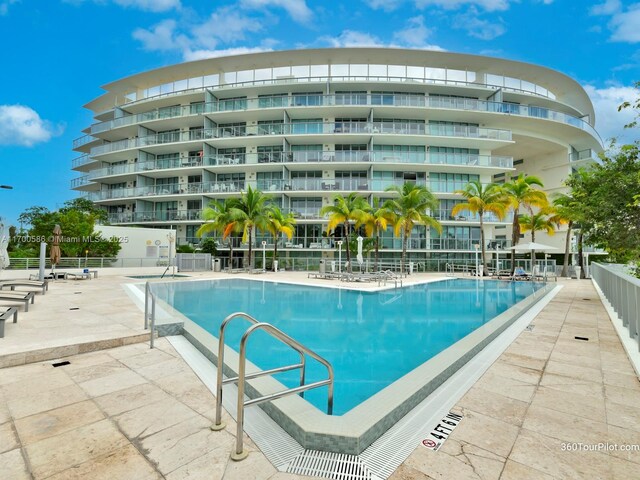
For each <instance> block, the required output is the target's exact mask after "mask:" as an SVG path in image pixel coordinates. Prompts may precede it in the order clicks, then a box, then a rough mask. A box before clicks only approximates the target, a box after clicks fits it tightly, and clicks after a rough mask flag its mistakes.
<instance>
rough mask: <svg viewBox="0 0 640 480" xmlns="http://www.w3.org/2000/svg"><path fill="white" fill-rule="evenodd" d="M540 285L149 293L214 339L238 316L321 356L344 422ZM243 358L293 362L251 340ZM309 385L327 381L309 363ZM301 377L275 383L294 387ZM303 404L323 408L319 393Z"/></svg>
mask: <svg viewBox="0 0 640 480" xmlns="http://www.w3.org/2000/svg"><path fill="white" fill-rule="evenodd" d="M541 287H542V284H538V283H534V282H500V281H488V280H484V281H477V280H462V279H456V280H447V281H441V282H434V283H429V284H423V285H416V286H410V287H405V288H402V289H395V290H387V291H383V292H358V291H354V290H347V289H337V288H322V287H312V286H303V285H292V284H286V283H274V282H266V281H254V280H240V279H233V280H211V281H198V282H178V283H168V284H160V285H154V290H155V289H156V288H157V294H158V296H159V297H160V298H162V299H163V300H165V301H167V302H168V303H169V304H170V305H172V306H173V307H174V308H175V309H176V310H178V311H180V312H181V313H183V314H184V315H185V316H187V317H188V318H190V319H191V320H192V321H194V322H195V323H197V324H198V325H200V326H201V327H203V328H204V329H206V330H207V331H208V332H210V333H211V334H213V335H215V336H216V337H217V336H218V329H219V326H220V323H221V321H222V320H223V319H224V318H225V317H226V316H227V315H228V314H230V313H233V312H237V311H243V312H246V313H248V314H250V315H252V316H254V317H255V318H257V319H258V320H259V321H261V322H269V323H271V324H273V325H275V326H277V327H278V328H280V329H281V330H283V331H284V332H285V333H287V334H288V335H290V336H292V337H293V338H295V339H296V340H298V341H300V342H301V343H303V344H304V345H306V346H308V347H309V348H311V349H312V350H314V351H315V352H317V353H318V354H320V355H321V356H323V357H325V358H326V359H327V360H328V361H329V362H331V364H332V365H333V367H334V370H335V406H334V414H337V415H342V414H344V413H346V412H347V411H349V410H350V409H351V408H353V407H355V406H356V405H358V404H359V403H361V402H362V401H364V400H366V399H367V398H369V397H371V396H372V395H374V394H375V393H377V392H378V391H380V390H382V389H383V388H384V387H386V386H387V385H389V384H391V383H393V382H394V381H396V380H397V379H399V378H400V377H402V376H403V375H405V374H406V373H408V372H410V371H411V370H413V369H414V368H416V367H418V366H419V365H421V364H422V363H424V362H426V361H427V360H429V359H430V358H431V357H433V356H434V355H436V354H437V353H439V352H441V351H442V350H444V349H445V348H447V347H448V346H450V345H452V344H453V343H455V342H456V341H458V340H460V339H461V338H463V337H464V336H466V335H468V334H469V333H470V332H472V331H473V330H475V329H476V328H478V327H479V326H481V325H483V324H484V323H486V322H488V321H489V320H491V319H492V318H494V317H495V316H496V315H498V314H500V313H502V312H503V311H505V310H506V309H508V308H509V307H511V306H512V305H514V304H515V303H517V302H519V301H520V300H522V299H524V298H525V297H527V296H529V295H531V294H532V293H533V292H534V291H535V290H537V289H539V288H541ZM247 327H248V323H247V322H245V321H243V320H236V321H235V324H234V323H232V324H231V325H230V326H229V328H228V333H227V336H226V339H225V340H226V341H225V343H226V344H227V345H229V346H230V347H231V348H233V349H234V350H238V346H239V342H240V337H241V335H242V333H243V332H244V330H246V328H247ZM247 351H248V359H249V360H250V361H251V362H253V363H255V364H256V365H258V366H259V367H261V368H263V369H267V368H274V367H277V366H282V365H287V364H290V363H297V361H298V357H297V354H296V353H295V352H292V351H291V350H290V349H289V348H288V347H286V346H285V345H283V344H282V343H280V342H279V341H277V340H275V339H273V338H271V337H269V336H268V335H267V334H265V333H264V332H256V333H255V334H254V335H253V336H252V337H251V339H250V340H249V345H248V350H247ZM310 363H311V364H310V365H309V366H308V369H307V381H308V382H312V381H317V380H321V379H324V378H326V370H325V369H324V367H322V366H321V365H317V364H315V361H313V360H311V362H310ZM298 375H299V373H298V371H293V372H286V373H282V374H279V375H277V376H276V378H277V379H278V380H280V381H281V382H283V383H284V384H286V385H288V386H296V385H297V383H296V382H297V381H298V378H299V377H298ZM305 398H306V399H307V400H309V401H310V402H311V403H312V404H314V405H315V406H316V407H318V408H319V409H321V410H323V411H324V410H325V409H326V398H327V397H326V387H323V388H320V389H317V390H313V391H310V392H307V393H306V394H305Z"/></svg>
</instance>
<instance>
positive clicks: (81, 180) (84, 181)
mask: <svg viewBox="0 0 640 480" xmlns="http://www.w3.org/2000/svg"><path fill="white" fill-rule="evenodd" d="M89 178H90V177H89V175H83V176H82V177H78V178H74V179H73V180H71V188H78V187H82V186H83V185H88V184H89Z"/></svg>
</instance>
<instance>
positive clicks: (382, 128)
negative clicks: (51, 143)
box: [91, 122, 511, 156]
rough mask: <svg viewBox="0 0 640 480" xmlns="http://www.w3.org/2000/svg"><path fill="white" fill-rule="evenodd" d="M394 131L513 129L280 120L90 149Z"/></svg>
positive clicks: (486, 133)
mask: <svg viewBox="0 0 640 480" xmlns="http://www.w3.org/2000/svg"><path fill="white" fill-rule="evenodd" d="M346 133H350V134H363V135H371V134H394V135H431V136H446V137H458V138H480V139H492V140H500V141H510V140H511V132H510V131H509V130H501V129H497V128H481V127H475V126H466V125H429V124H421V123H408V122H317V123H316V122H314V123H284V124H283V123H278V124H269V125H251V126H239V127H219V128H214V129H198V130H192V131H184V132H170V133H160V134H155V135H149V136H147V137H140V138H131V139H124V140H119V141H116V142H111V143H105V144H104V145H98V146H96V147H94V148H92V149H91V155H93V156H95V155H102V154H105V153H110V152H115V151H119V150H126V149H131V148H140V147H148V146H151V145H159V144H166V143H176V142H193V141H202V140H211V139H214V138H228V137H246V136H252V135H318V134H346Z"/></svg>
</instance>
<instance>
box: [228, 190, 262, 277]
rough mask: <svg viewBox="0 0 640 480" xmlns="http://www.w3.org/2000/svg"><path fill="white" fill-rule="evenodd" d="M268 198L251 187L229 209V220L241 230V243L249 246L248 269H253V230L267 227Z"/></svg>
mask: <svg viewBox="0 0 640 480" xmlns="http://www.w3.org/2000/svg"><path fill="white" fill-rule="evenodd" d="M268 200H269V197H268V196H267V195H265V194H264V193H263V192H262V191H260V190H254V189H253V188H251V185H249V186H248V187H247V191H246V192H242V193H240V198H238V199H237V202H234V204H233V206H232V208H231V218H232V219H233V220H234V221H236V222H238V224H239V225H240V226H241V230H242V241H243V242H247V243H248V244H249V259H248V262H249V263H248V266H249V267H248V268H250V269H251V268H253V233H254V230H255V229H259V230H265V229H266V226H267V221H268V217H267V201H268Z"/></svg>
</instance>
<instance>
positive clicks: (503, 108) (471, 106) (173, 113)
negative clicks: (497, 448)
mask: <svg viewBox="0 0 640 480" xmlns="http://www.w3.org/2000/svg"><path fill="white" fill-rule="evenodd" d="M359 105H360V106H367V107H376V106H378V107H412V108H431V109H447V110H465V111H473V112H490V113H502V114H506V115H518V116H523V117H530V118H539V119H546V120H553V121H556V122H560V123H564V124H567V125H571V126H574V127H577V128H580V129H582V130H585V131H587V132H589V133H590V134H591V135H592V136H594V137H595V138H597V139H598V140H599V141H600V144H602V141H601V139H600V136H599V135H598V133H597V132H596V130H595V129H594V128H593V127H592V126H591V125H590V124H589V123H588V122H586V121H584V120H583V119H581V118H578V117H574V116H572V115H568V114H566V113H562V112H558V111H554V110H550V109H548V108H546V107H538V106H532V105H519V104H513V103H503V102H490V101H486V100H476V99H467V98H457V97H439V96H433V97H429V96H418V95H404V94H392V93H375V94H366V93H353V94H351V93H346V94H330V95H316V94H310V95H293V96H281V97H280V96H278V97H261V98H247V99H229V100H224V99H223V100H219V101H217V102H211V103H206V104H198V105H182V106H176V107H166V108H160V109H154V110H151V111H149V112H144V113H140V114H136V115H126V116H123V117H119V118H116V119H114V120H110V121H107V122H101V123H96V124H94V125H92V126H91V134H92V135H93V134H96V133H101V132H105V131H108V130H112V129H115V128H119V127H123V126H127V125H134V124H136V123H143V122H148V121H154V120H162V119H169V118H178V117H186V116H193V115H199V114H202V113H207V114H213V113H219V112H233V111H244V110H255V109H270V108H280V109H281V108H291V107H301V108H304V107H315V108H317V107H335V106H338V107H340V106H359ZM93 140H94V139H93V138H91V137H90V136H89V138H86V137H81V138H79V139H76V141H74V149H75V148H78V147H81V146H82V145H84V144H86V143H89V142H91V141H93Z"/></svg>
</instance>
